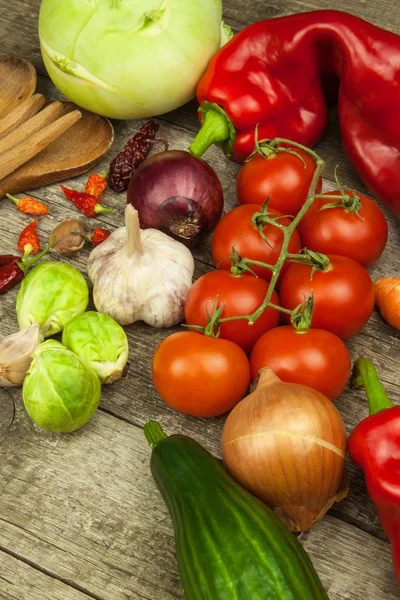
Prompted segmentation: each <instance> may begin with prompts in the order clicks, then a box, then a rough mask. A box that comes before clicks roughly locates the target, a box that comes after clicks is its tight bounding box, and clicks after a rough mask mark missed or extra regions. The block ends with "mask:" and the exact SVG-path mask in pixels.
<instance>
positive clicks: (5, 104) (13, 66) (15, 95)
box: [0, 54, 37, 118]
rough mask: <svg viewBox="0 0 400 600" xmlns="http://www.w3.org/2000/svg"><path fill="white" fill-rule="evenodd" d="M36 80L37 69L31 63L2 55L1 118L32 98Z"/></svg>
mask: <svg viewBox="0 0 400 600" xmlns="http://www.w3.org/2000/svg"><path fill="white" fill-rule="evenodd" d="M36 79H37V77H36V71H35V68H34V66H33V65H31V63H30V62H28V61H27V60H23V59H22V58H17V57H15V56H8V55H7V54H0V82H1V85H0V118H3V117H5V116H6V115H7V114H8V113H9V112H10V111H12V110H13V109H14V108H15V107H16V106H17V105H18V104H20V103H23V102H24V101H25V100H26V99H27V98H29V97H30V96H32V94H33V93H34V92H35V89H36Z"/></svg>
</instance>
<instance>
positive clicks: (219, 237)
mask: <svg viewBox="0 0 400 600" xmlns="http://www.w3.org/2000/svg"><path fill="white" fill-rule="evenodd" d="M259 210H260V207H259V206H257V205H256V204H247V205H246V206H238V207H237V208H234V209H233V210H230V211H229V212H228V213H226V215H225V216H224V217H222V219H221V220H220V222H219V223H218V225H217V227H216V229H215V232H214V236H213V239H212V243H211V254H212V257H213V260H214V263H215V264H216V265H217V268H218V269H228V270H229V269H230V268H231V266H232V263H231V260H230V256H231V254H232V246H235V249H236V250H237V251H238V252H239V254H241V256H242V258H249V259H251V260H257V261H261V262H264V263H268V264H271V265H274V264H275V263H276V261H277V260H278V258H279V255H280V252H281V249H282V242H283V233H282V231H280V230H279V229H278V227H275V226H274V225H270V224H266V225H265V227H264V229H263V232H264V235H265V236H266V238H267V239H268V242H269V245H268V244H266V243H265V241H264V240H263V239H262V237H261V235H260V233H259V231H258V230H257V229H256V227H254V225H253V223H252V217H253V215H254V214H255V213H257V212H259ZM270 216H272V217H277V216H281V213H279V212H278V211H276V210H271V211H270ZM279 223H281V224H282V225H285V226H287V225H289V224H290V219H289V218H288V217H282V219H280V220H279ZM300 248H301V241H300V235H299V233H298V231H296V230H295V231H294V232H293V235H292V237H291V240H290V243H289V252H290V253H292V254H296V253H298V252H299V250H300ZM250 267H251V269H252V271H253V272H254V273H255V274H256V275H258V277H262V278H263V279H265V280H266V281H270V280H271V276H272V271H271V270H270V269H265V268H264V267H259V266H253V265H250ZM285 267H286V265H284V268H283V269H282V272H281V273H283V272H284V269H285Z"/></svg>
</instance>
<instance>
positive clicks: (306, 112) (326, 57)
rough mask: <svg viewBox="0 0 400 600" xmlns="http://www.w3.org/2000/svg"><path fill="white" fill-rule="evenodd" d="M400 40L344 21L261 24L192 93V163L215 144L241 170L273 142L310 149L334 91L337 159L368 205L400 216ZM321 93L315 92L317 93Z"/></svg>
mask: <svg viewBox="0 0 400 600" xmlns="http://www.w3.org/2000/svg"><path fill="white" fill-rule="evenodd" d="M399 77H400V37H399V36H397V35H395V34H393V33H390V32H389V31H385V30H383V29H380V28H378V27H375V26H374V25H371V24H370V23H368V22H367V21H364V20H363V19H360V18H358V17H355V16H353V15H350V14H348V13H345V12H339V11H332V10H325V11H321V10H318V11H311V12H306V13H299V14H294V15H290V16H287V17H282V18H278V19H272V20H268V21H260V22H258V23H254V24H253V25H250V26H249V27H246V28H245V29H243V30H242V31H241V32H240V33H239V34H238V35H236V36H235V37H234V39H233V40H232V41H231V42H230V43H229V44H228V45H227V46H225V47H224V48H222V49H221V50H220V51H219V52H218V53H217V54H215V55H214V56H213V58H212V60H211V61H210V62H209V64H208V67H207V70H206V72H205V73H204V75H203V76H202V78H201V80H200V82H199V85H198V88H197V98H198V101H199V103H200V111H199V113H200V118H201V120H202V122H203V125H202V130H201V131H200V133H199V135H198V136H197V137H196V139H195V140H194V142H193V144H192V145H191V147H190V149H191V151H192V152H194V153H195V154H196V155H198V156H201V155H202V154H203V152H204V151H205V150H206V149H207V148H208V147H209V146H210V145H211V144H212V143H214V142H218V143H219V144H220V145H221V146H222V148H223V149H224V151H225V152H226V154H228V156H230V155H231V156H232V158H234V159H235V160H238V161H243V160H245V159H246V158H247V157H248V156H249V155H250V154H251V153H252V151H253V148H254V143H255V137H256V131H257V136H258V137H259V139H263V138H267V139H272V138H274V137H275V136H276V135H280V136H282V137H285V138H289V139H291V140H294V141H295V142H300V143H301V144H304V145H306V146H313V145H314V144H315V142H316V141H317V140H318V139H319V137H320V136H321V134H322V132H323V130H324V129H325V126H326V123H327V110H326V105H325V95H324V91H325V89H327V88H329V87H331V88H334V89H335V90H337V88H338V85H337V83H338V81H340V83H339V98H340V102H339V123H340V129H341V133H342V139H343V143H344V146H345V150H346V152H347V155H348V157H349V159H350V160H351V162H352V163H353V165H354V167H355V168H356V170H357V172H358V173H359V175H360V176H361V178H362V179H363V181H364V183H365V184H366V185H367V187H368V188H369V189H370V191H371V192H372V194H373V196H374V197H376V198H378V199H380V200H382V201H383V202H385V203H386V205H387V206H388V207H389V208H390V209H391V210H393V211H394V212H395V214H397V215H400V178H399V176H398V172H399V151H400V129H399V127H398V125H397V123H398V122H399V118H398V117H399V115H400V108H399V107H400V87H399V86H398V85H397V81H398V79H399ZM322 82H324V83H325V84H326V86H324V89H323V83H322Z"/></svg>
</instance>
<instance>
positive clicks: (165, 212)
mask: <svg viewBox="0 0 400 600" xmlns="http://www.w3.org/2000/svg"><path fill="white" fill-rule="evenodd" d="M128 202H130V203H131V204H132V205H133V206H134V207H135V208H136V209H137V211H138V212H139V219H140V223H141V225H142V227H144V228H145V229H147V228H148V227H152V228H154V229H160V230H161V231H164V233H168V234H169V235H171V236H172V237H174V238H176V239H177V240H179V241H180V242H182V243H184V244H186V245H187V246H195V245H196V244H197V243H198V242H199V241H200V239H201V238H202V237H204V236H205V235H207V234H208V233H210V231H212V230H213V229H214V227H215V225H216V224H217V223H218V221H219V219H220V218H221V215H222V209H223V204H224V199H223V193H222V187H221V183H220V181H219V179H218V176H217V174H216V173H215V171H214V170H213V169H212V168H211V167H210V166H209V165H208V164H207V163H205V162H204V161H202V160H201V159H199V158H196V157H195V156H192V155H191V154H189V152H182V151H180V150H170V151H168V152H159V153H158V154H154V155H153V156H151V157H150V158H148V159H147V160H146V161H145V162H144V163H142V164H141V165H140V167H139V168H138V169H137V171H136V172H135V174H134V175H133V177H132V179H131V182H130V184H129V189H128Z"/></svg>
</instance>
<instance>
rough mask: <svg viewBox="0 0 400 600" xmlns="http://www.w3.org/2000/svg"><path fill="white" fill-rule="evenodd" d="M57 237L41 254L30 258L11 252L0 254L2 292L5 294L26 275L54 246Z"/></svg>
mask: <svg viewBox="0 0 400 600" xmlns="http://www.w3.org/2000/svg"><path fill="white" fill-rule="evenodd" d="M54 242H55V238H53V239H52V240H51V242H50V243H49V245H48V246H46V248H44V250H42V251H41V252H40V253H39V254H37V255H36V256H35V257H34V258H31V259H30V260H26V259H24V258H23V257H20V256H14V255H11V254H3V255H1V256H0V294H5V292H7V291H8V290H11V288H13V287H15V286H16V285H17V284H18V283H19V282H20V281H22V279H23V278H24V277H25V275H26V273H27V272H28V270H29V269H30V268H31V267H33V265H35V264H36V263H37V262H38V260H40V259H41V258H42V257H43V256H44V255H45V254H46V253H47V252H48V251H49V250H50V248H51V247H52V246H53V244H54Z"/></svg>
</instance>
